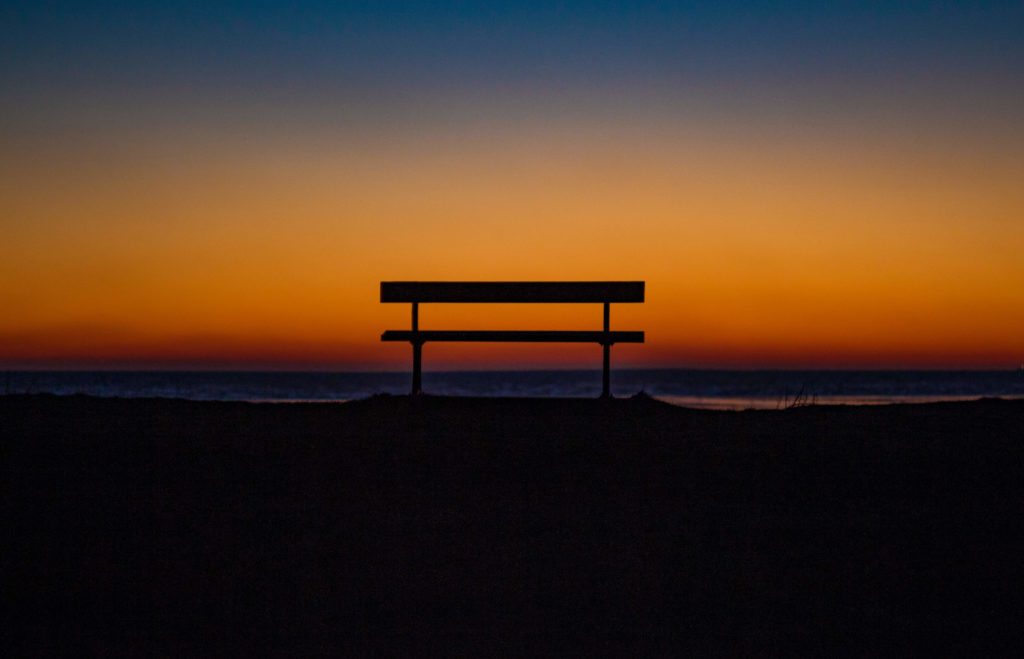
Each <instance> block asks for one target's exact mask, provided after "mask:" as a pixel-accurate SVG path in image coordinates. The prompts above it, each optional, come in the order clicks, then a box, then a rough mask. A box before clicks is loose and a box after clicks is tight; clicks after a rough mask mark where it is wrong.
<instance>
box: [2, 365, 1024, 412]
mask: <svg viewBox="0 0 1024 659" xmlns="http://www.w3.org/2000/svg"><path fill="white" fill-rule="evenodd" d="M409 386H410V374H409V373H408V372H362V373H357V372H297V371H273V372H252V371H238V372H211V371H7V372H0V393H7V394H17V393H51V394H59V395H71V394H87V395H91V396H116V397H126V398H137V397H145V398H149V397H158V398H185V399H191V400H222V401H251V402H282V403H287V402H311V401H317V402H346V401H351V400H356V399H361V398H367V397H370V396H374V395H378V394H404V393H408V390H409ZM423 389H424V391H425V392H427V393H428V394H436V395H449V396H518V397H582V398H586V397H596V396H597V395H598V394H599V393H600V390H601V372H600V371H591V370H578V371H573V370H552V371H451V372H429V371H428V372H425V373H424V374H423ZM639 393H645V394H647V395H649V396H653V397H655V398H658V399H661V400H664V401H666V402H669V403H673V404H676V405H682V406H686V407H698V408H707V409H734V410H741V409H781V408H787V407H793V406H800V405H813V404H818V405H836V404H838V405H878V404H891V403H921V402H935V401H951V400H973V399H977V398H986V397H999V398H1024V369H1019V370H1010V371H934V370H931V371H899V370H886V371H852V370H832V371H822V370H806V371H799V370H749V371H745V370H696V369H654V370H639V369H636V370H631V369H621V370H614V371H613V372H612V394H613V395H614V396H616V397H629V396H633V395H636V394H639Z"/></svg>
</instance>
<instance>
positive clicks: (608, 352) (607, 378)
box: [601, 344, 612, 398]
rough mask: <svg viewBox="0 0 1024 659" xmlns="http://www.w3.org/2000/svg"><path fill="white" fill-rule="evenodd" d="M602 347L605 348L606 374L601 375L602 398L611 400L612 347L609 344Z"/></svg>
mask: <svg viewBox="0 0 1024 659" xmlns="http://www.w3.org/2000/svg"><path fill="white" fill-rule="evenodd" d="M602 347H603V348H604V372H603V373H602V374H601V398H611V397H612V388H611V362H612V347H611V346H610V345H608V344H605V345H604V346H602Z"/></svg>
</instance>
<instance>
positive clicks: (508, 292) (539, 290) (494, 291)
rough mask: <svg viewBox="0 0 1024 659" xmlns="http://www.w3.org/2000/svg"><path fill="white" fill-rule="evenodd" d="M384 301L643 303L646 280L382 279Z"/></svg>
mask: <svg viewBox="0 0 1024 659" xmlns="http://www.w3.org/2000/svg"><path fill="white" fill-rule="evenodd" d="M380 301H381V302H490V303H500V302H518V303H538V302H540V303H543V302H609V303H611V302H643V301H644V282H642V281H382V282H381V283H380Z"/></svg>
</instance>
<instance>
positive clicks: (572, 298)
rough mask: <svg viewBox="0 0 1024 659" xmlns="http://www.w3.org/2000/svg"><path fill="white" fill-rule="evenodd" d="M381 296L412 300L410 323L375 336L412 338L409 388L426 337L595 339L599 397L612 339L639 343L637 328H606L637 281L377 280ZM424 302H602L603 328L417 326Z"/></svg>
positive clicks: (416, 383)
mask: <svg viewBox="0 0 1024 659" xmlns="http://www.w3.org/2000/svg"><path fill="white" fill-rule="evenodd" d="M380 301H381V302H410V303H412V329H411V330H387V331H386V332H384V334H382V335H381V337H380V340H381V341H408V342H409V343H411V344H412V393H414V394H418V393H420V392H421V391H422V384H421V380H422V377H421V371H422V367H421V365H422V349H423V344H424V343H426V342H427V341H487V342H492V341H495V342H531V343H537V342H542V343H597V344H599V345H601V346H603V348H604V374H603V378H602V385H601V397H602V398H607V397H609V396H610V395H611V387H610V374H609V370H610V368H611V354H610V353H611V347H612V345H613V344H615V343H643V342H644V333H643V332H613V331H611V329H609V321H610V309H609V307H610V305H611V303H612V302H643V301H644V282H642V281H559V282H554V281H546V282H506V281H503V282H455V281H430V282H425V281H382V282H381V283H380ZM426 302H478V303H484V302H526V303H537V302H540V303H552V302H553V303H577V302H590V303H600V304H603V305H604V329H603V330H597V331H579V330H568V331H562V330H540V331H537V330H421V329H420V326H419V305H420V304H421V303H426Z"/></svg>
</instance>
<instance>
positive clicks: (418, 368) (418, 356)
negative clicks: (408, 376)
mask: <svg viewBox="0 0 1024 659" xmlns="http://www.w3.org/2000/svg"><path fill="white" fill-rule="evenodd" d="M419 331H420V303H419V302H413V303H412V332H413V335H412V395H414V396H415V395H416V394H420V393H423V373H422V371H423V342H422V341H420V337H419V336H417V333H418V332H419Z"/></svg>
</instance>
